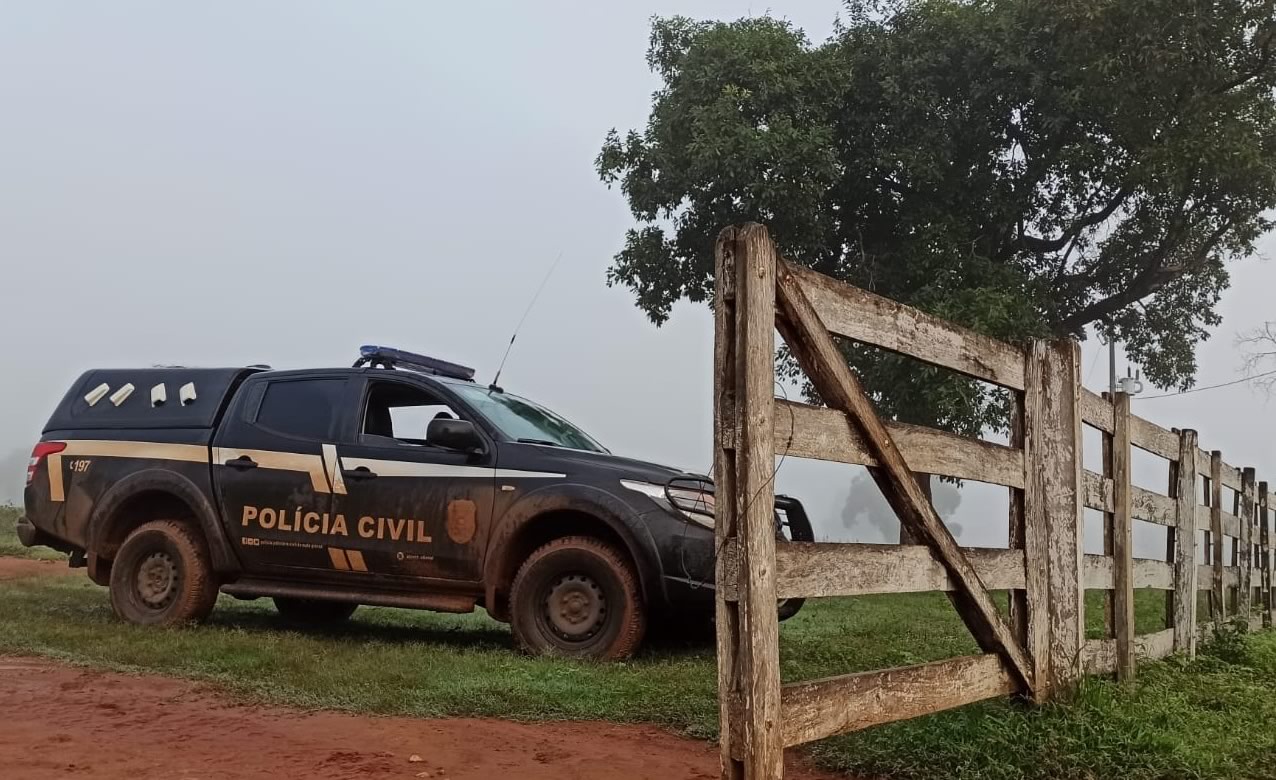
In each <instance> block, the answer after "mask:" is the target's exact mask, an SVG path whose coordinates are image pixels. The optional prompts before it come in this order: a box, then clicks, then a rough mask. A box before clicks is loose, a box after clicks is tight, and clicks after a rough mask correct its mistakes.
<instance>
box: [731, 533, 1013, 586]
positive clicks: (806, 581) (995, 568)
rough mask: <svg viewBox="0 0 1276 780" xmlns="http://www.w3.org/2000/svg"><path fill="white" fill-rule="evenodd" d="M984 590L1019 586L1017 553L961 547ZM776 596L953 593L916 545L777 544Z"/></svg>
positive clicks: (734, 572) (944, 574)
mask: <svg viewBox="0 0 1276 780" xmlns="http://www.w3.org/2000/svg"><path fill="white" fill-rule="evenodd" d="M964 550H965V553H966V557H967V558H969V559H970V563H971V565H972V566H974V568H975V572H976V573H978V575H979V579H981V580H982V581H983V583H984V585H986V586H987V587H988V588H991V589H993V590H1020V589H1022V588H1023V587H1024V554H1023V550H1000V549H981V548H976V547H967V548H964ZM722 555H723V557H724V558H726V559H727V574H726V576H725V578H724V580H723V588H724V589H725V591H724V597H725V598H726V599H727V600H728V601H733V600H735V598H736V582H737V578H738V577H739V568H738V563H737V556H736V555H735V552H734V550H733V549H732V548H731V547H727V548H726V549H724V550H723V551H722ZM775 577H776V596H777V598H781V599H791V598H819V597H825V596H863V595H867V594H870V593H922V592H926V591H936V590H938V591H952V590H955V589H956V585H955V583H954V582H953V581H952V578H951V577H949V576H948V571H947V569H945V568H944V565H943V564H942V563H940V562H939V561H937V560H935V556H934V554H933V553H931V551H930V549H929V548H927V547H924V546H922V545H911V544H910V545H897V544H841V543H809V542H782V543H778V544H777V545H776V548H775Z"/></svg>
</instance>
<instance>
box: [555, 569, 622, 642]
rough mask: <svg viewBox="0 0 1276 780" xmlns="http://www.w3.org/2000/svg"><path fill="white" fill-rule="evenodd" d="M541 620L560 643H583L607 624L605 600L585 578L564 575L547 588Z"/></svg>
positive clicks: (598, 586)
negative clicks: (543, 620)
mask: <svg viewBox="0 0 1276 780" xmlns="http://www.w3.org/2000/svg"><path fill="white" fill-rule="evenodd" d="M544 618H545V622H546V624H547V626H548V628H549V629H550V630H551V631H552V632H553V633H554V635H555V636H556V637H558V638H559V639H561V640H563V641H566V642H584V641H586V640H589V639H592V638H593V637H594V636H595V635H596V634H597V633H598V632H599V631H600V630H602V627H603V624H604V623H605V622H606V620H607V596H606V594H604V593H603V589H602V587H601V586H600V585H599V584H598V583H597V582H595V581H594V579H593V578H592V577H589V576H588V575H584V574H568V575H564V576H562V577H559V578H558V579H557V580H556V581H554V583H553V584H552V585H550V587H549V590H548V593H547V594H546V597H545V611H544Z"/></svg>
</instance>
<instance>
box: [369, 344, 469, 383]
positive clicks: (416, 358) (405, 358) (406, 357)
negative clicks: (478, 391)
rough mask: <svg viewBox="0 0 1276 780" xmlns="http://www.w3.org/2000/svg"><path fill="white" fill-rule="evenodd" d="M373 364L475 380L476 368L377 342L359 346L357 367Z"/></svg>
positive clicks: (375, 366)
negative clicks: (381, 344)
mask: <svg viewBox="0 0 1276 780" xmlns="http://www.w3.org/2000/svg"><path fill="white" fill-rule="evenodd" d="M362 366H372V367H373V368H377V367H380V368H402V369H406V370H408V371H420V372H422V373H425V374H435V375H437V376H446V377H450V378H452V379H463V380H465V381H467V382H473V381H474V369H472V368H469V367H467V366H462V365H459V364H457V363H449V362H448V361H446V360H439V359H438V358H432V357H429V356H427V355H418V354H416V353H415V352H406V351H404V350H401V349H395V348H393V347H380V346H377V345H375V344H364V345H363V346H362V347H359V359H358V360H356V361H355V362H354V367H355V368H360V367H362Z"/></svg>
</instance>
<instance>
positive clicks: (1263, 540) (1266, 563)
mask: <svg viewBox="0 0 1276 780" xmlns="http://www.w3.org/2000/svg"><path fill="white" fill-rule="evenodd" d="M1267 502H1268V498H1267V483H1266V482H1259V483H1258V522H1259V526H1258V562H1259V565H1261V566H1262V567H1263V569H1262V574H1261V576H1260V580H1261V584H1260V585H1259V587H1260V588H1261V591H1260V595H1259V600H1258V608H1259V609H1260V610H1261V611H1262V613H1263V628H1271V627H1272V536H1271V533H1272V531H1271V526H1270V525H1268V523H1269V522H1270V518H1269V517H1268V516H1267Z"/></svg>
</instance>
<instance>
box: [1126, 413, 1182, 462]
mask: <svg viewBox="0 0 1276 780" xmlns="http://www.w3.org/2000/svg"><path fill="white" fill-rule="evenodd" d="M1130 443H1131V444H1133V445H1134V446H1135V447H1138V448H1139V449H1141V450H1144V451H1145V452H1150V453H1152V454H1153V455H1159V456H1160V457H1162V458H1165V459H1166V460H1170V461H1177V460H1178V459H1179V437H1178V434H1177V433H1174V432H1173V431H1167V430H1166V429H1164V428H1162V427H1161V426H1159V425H1157V424H1155V423H1150V422H1148V421H1147V420H1145V419H1143V418H1142V417H1136V416H1134V415H1130Z"/></svg>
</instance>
